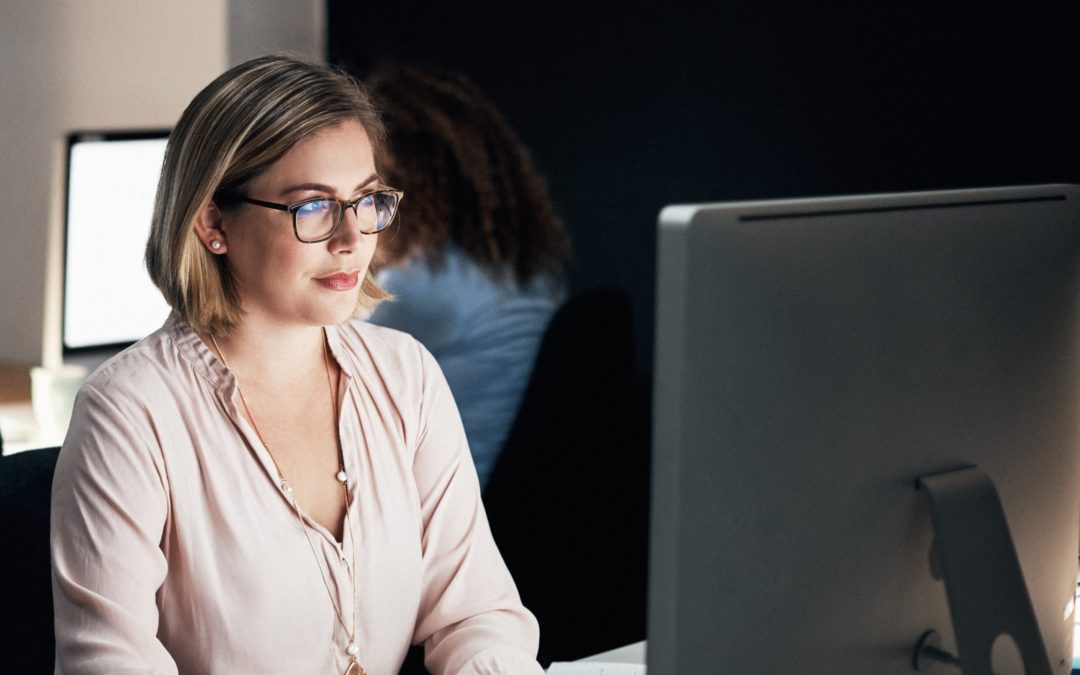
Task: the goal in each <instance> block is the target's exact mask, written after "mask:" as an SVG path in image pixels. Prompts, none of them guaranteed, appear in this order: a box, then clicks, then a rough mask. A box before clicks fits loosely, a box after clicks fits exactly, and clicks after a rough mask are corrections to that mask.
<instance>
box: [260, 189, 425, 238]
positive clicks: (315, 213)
mask: <svg viewBox="0 0 1080 675" xmlns="http://www.w3.org/2000/svg"><path fill="white" fill-rule="evenodd" d="M404 194H405V193H403V192H402V191H401V190H395V189H394V188H380V189H378V190H372V191H371V192H365V193H364V194H362V195H360V196H359V197H357V198H356V199H354V200H352V201H351V202H343V201H340V200H337V199H332V198H330V197H316V198H314V199H305V200H304V201H302V202H296V203H295V204H276V203H274V202H264V201H263V200H261V199H252V198H251V197H241V198H240V201H242V202H247V203H248V204H254V205H255V206H263V207H266V208H268V209H276V210H278V211H288V212H289V213H291V214H292V219H293V232H294V233H295V234H296V238H297V239H299V240H300V241H302V242H304V243H305V244H317V243H319V242H320V241H326V240H327V239H329V238H330V237H332V236H334V233H335V232H337V229H338V227H339V226H340V225H341V220H342V218H343V217H344V215H345V209H352V210H353V213H355V214H356V222H357V223H358V224H359V226H360V231H361V232H362V233H364V234H375V233H376V232H382V231H383V230H385V229H386V228H387V227H388V226H389V225H390V223H391V222H393V220H394V215H395V214H397V207H398V203H399V202H400V201H401V198H402V196H404Z"/></svg>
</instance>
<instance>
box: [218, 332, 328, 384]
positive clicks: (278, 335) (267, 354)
mask: <svg viewBox="0 0 1080 675" xmlns="http://www.w3.org/2000/svg"><path fill="white" fill-rule="evenodd" d="M324 339H325V338H324V336H323V329H322V328H321V327H320V326H304V325H298V326H288V327H282V326H280V325H276V326H269V325H265V324H263V322H259V321H257V320H252V319H251V318H250V317H245V319H244V321H242V322H241V323H240V324H239V325H238V326H237V327H236V328H234V329H233V330H231V331H229V332H228V333H226V334H224V335H216V336H214V340H211V339H210V338H209V336H206V337H205V338H204V342H206V343H207V344H208V346H209V347H210V348H211V349H212V350H213V349H214V347H215V344H214V342H215V341H216V343H217V344H216V347H217V349H220V350H221V352H223V353H219V354H218V356H219V357H222V356H223V357H224V358H223V359H222V360H223V361H225V362H226V363H227V364H228V367H229V369H230V370H231V371H232V372H233V374H234V375H236V376H237V377H238V378H240V379H241V380H247V381H253V380H255V381H260V382H264V383H273V382H280V383H288V382H290V381H293V380H295V379H296V378H299V377H305V376H307V375H309V374H310V373H311V372H312V371H313V370H314V369H315V368H318V370H320V371H321V370H322V369H323V358H324V354H323V349H324V345H323V341H324ZM214 351H217V350H214Z"/></svg>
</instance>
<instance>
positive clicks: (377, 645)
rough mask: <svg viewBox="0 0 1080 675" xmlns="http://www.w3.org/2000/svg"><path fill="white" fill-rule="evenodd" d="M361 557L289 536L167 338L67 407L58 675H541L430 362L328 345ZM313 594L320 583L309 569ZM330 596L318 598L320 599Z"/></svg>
mask: <svg viewBox="0 0 1080 675" xmlns="http://www.w3.org/2000/svg"><path fill="white" fill-rule="evenodd" d="M327 335H328V339H329V344H330V349H331V352H332V354H333V356H334V358H335V359H336V360H337V362H338V364H339V365H340V366H341V369H342V371H343V374H344V377H345V379H346V382H347V386H346V393H345V397H344V403H343V406H342V410H341V421H340V427H339V434H340V437H341V444H342V448H343V451H344V462H345V470H346V472H347V473H348V475H349V476H351V477H352V478H351V479H350V481H349V492H350V497H351V499H352V507H351V508H350V514H351V519H352V526H353V530H352V531H353V532H354V533H355V534H356V545H357V550H356V552H355V556H354V552H353V550H352V548H353V542H352V539H351V537H349V536H348V535H346V536H345V537H344V541H343V542H341V543H339V542H337V541H336V540H335V538H334V536H333V535H331V534H330V532H328V531H327V530H326V529H325V528H323V527H321V526H320V525H319V524H317V523H316V522H314V521H313V520H311V519H307V518H306V517H305V522H306V525H307V527H308V528H310V529H309V534H310V535H311V542H312V544H314V547H315V551H316V552H317V554H318V555H317V556H316V555H313V553H312V548H311V546H310V545H309V543H308V540H307V539H306V538H305V537H304V531H303V528H302V526H301V522H300V520H299V519H298V517H297V514H296V511H295V510H293V507H292V506H291V502H290V501H289V500H288V499H287V498H286V495H285V493H284V492H283V491H282V489H281V487H280V485H279V483H278V480H277V473H276V471H275V469H274V466H273V463H272V461H271V459H270V456H269V454H268V453H267V451H266V448H265V447H263V445H262V444H261V443H260V442H259V439H258V437H257V436H256V435H255V433H254V431H253V430H252V428H251V426H250V425H249V424H248V423H247V422H246V420H245V419H244V418H243V417H242V416H241V414H240V412H239V409H238V408H237V400H236V399H237V397H236V390H237V389H236V380H235V379H234V378H233V376H232V374H231V373H230V372H229V370H227V369H226V368H225V366H224V365H223V364H222V363H221V362H220V361H219V360H218V359H217V358H216V357H215V356H214V355H213V354H212V353H211V352H210V350H208V349H207V348H206V346H205V345H204V344H203V342H202V341H201V340H200V339H199V337H198V336H197V335H196V334H195V333H194V332H193V331H192V330H191V328H190V327H189V326H188V325H187V324H186V323H185V322H183V321H182V320H180V319H178V318H176V317H175V316H174V317H171V318H170V319H169V320H168V321H167V322H166V324H165V325H164V326H163V327H162V328H161V329H160V330H158V331H157V332H155V333H154V334H152V335H150V336H149V337H147V338H146V339H145V340H143V341H141V342H139V343H138V344H136V345H134V346H133V347H131V348H129V349H127V350H125V351H124V352H123V353H121V354H119V355H118V356H117V357H115V358H114V359H112V360H111V361H109V362H108V363H107V364H105V365H104V366H103V367H102V368H101V369H100V370H98V371H97V372H96V373H95V374H94V375H92V376H91V378H90V379H89V380H88V381H87V382H86V384H85V385H84V386H83V388H82V390H81V391H80V393H79V396H78V398H77V400H76V403H75V411H74V414H73V417H72V421H71V427H70V429H69V432H68V435H67V439H66V440H65V442H64V447H63V449H62V450H61V452H60V460H59V464H58V466H57V470H56V476H55V478H54V482H53V496H52V534H51V536H52V557H53V598H54V601H53V602H54V605H55V610H56V656H57V660H56V672H58V673H117V672H139V673H149V672H154V673H177V672H180V673H228V674H231V675H233V674H242V673H281V674H283V675H284V674H288V675H307V674H309V673H344V672H345V670H346V668H347V667H348V666H349V657H348V655H347V654H346V653H345V648H346V646H347V645H348V636H347V635H346V634H345V631H344V630H343V629H342V628H341V626H340V625H339V620H338V618H337V617H336V616H335V610H334V607H333V605H332V604H331V603H330V597H329V594H328V589H327V585H329V589H330V590H331V591H332V592H333V593H334V594H335V596H336V602H337V604H338V606H339V607H341V608H342V610H343V613H344V614H345V615H346V616H345V617H344V618H345V621H346V624H347V625H349V626H350V627H351V626H352V618H351V617H350V616H348V614H349V611H350V607H351V606H352V598H353V589H352V585H351V582H350V579H351V575H350V574H349V568H350V566H352V565H353V561H354V560H355V566H356V569H355V570H353V573H354V574H355V577H356V583H357V589H356V596H357V605H358V607H357V610H356V613H357V617H358V622H357V627H356V634H357V643H358V645H359V647H360V652H359V654H358V659H359V662H360V664H361V665H362V666H363V667H364V669H365V670H366V671H367V673H368V674H369V675H383V674H387V675H390V674H394V673H397V672H398V669H399V668H400V666H401V663H402V660H403V659H404V657H405V652H406V650H407V649H408V647H409V644H410V643H423V644H424V646H425V653H426V659H425V660H426V664H427V667H428V669H429V670H431V672H432V673H435V674H436V675H439V674H442V673H455V674H456V673H487V674H498V673H514V674H540V673H542V672H543V671H542V670H541V668H540V666H539V664H537V662H536V658H535V657H536V650H537V642H538V628H537V624H536V620H535V619H534V618H533V616H532V614H530V613H529V612H528V610H526V609H525V608H524V607H523V606H522V605H521V601H520V599H519V596H518V593H517V589H516V588H515V586H514V582H513V580H512V579H511V578H510V574H509V573H508V572H507V569H506V566H505V565H504V563H503V561H502V558H501V556H500V555H499V551H498V550H497V549H496V547H495V544H494V541H493V540H492V537H491V532H490V530H489V528H488V524H487V517H486V515H485V513H484V508H483V504H482V502H481V500H480V490H479V486H478V482H477V478H476V471H475V469H474V468H473V464H472V460H471V458H470V455H469V448H468V445H467V443H466V440H465V434H464V431H463V430H462V426H461V421H460V419H459V417H458V413H457V409H456V407H455V405H454V401H453V398H452V397H451V394H450V391H449V389H448V388H447V385H446V381H445V380H444V379H443V376H442V373H441V372H440V370H439V368H438V366H437V365H436V363H435V361H434V359H433V358H432V357H431V355H430V354H429V353H428V352H427V351H426V350H425V349H424V348H423V347H422V346H421V345H420V344H419V343H418V342H416V341H415V340H413V339H412V338H410V337H409V336H407V335H405V334H404V333H399V332H396V331H393V330H389V329H385V328H380V327H377V326H372V325H369V324H366V323H362V322H358V321H354V322H351V323H348V324H345V325H342V326H332V327H328V328H327ZM320 567H321V569H322V574H320V569H319V568H320ZM324 579H325V581H324Z"/></svg>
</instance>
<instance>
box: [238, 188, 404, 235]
mask: <svg viewBox="0 0 1080 675" xmlns="http://www.w3.org/2000/svg"><path fill="white" fill-rule="evenodd" d="M375 194H392V195H394V196H395V197H396V201H395V202H394V212H393V213H392V214H390V217H389V218H388V219H387V220H386V223H385V224H384V225H383V226H382V227H380V228H379V229H377V230H372V231H371V232H365V231H364V230H360V232H361V234H378V233H379V232H382V231H383V230H385V229H386V228H388V227H390V224H391V223H393V222H394V218H396V217H397V212H398V209H397V207H398V204H400V203H401V200H402V198H403V197H404V196H405V193H404V192H403V191H401V190H398V189H397V188H392V187H382V188H378V189H375V190H368V191H367V192H364V193H363V194H361V195H360V196H359V197H357V198H356V199H354V200H352V201H348V202H344V201H341V200H340V199H335V198H333V197H312V198H311V199H305V200H303V201H299V202H294V203H292V204H280V203H278V202H267V201H263V200H262V199H255V198H253V197H240V201H242V202H245V203H247V204H254V205H255V206H262V207H264V208H268V209H274V210H276V211H286V212H288V213H289V215H291V216H292V226H293V235H295V236H296V239H297V241H299V242H300V243H302V244H318V243H320V242H324V241H326V240H328V239H330V238H331V237H333V236H334V235H335V234H337V231H338V228H339V227H341V221H342V220H344V219H345V209H352V210H353V213H354V214H356V215H357V217H359V215H360V213H359V211H358V210H357V207H358V206H359V204H360V202H361V201H362V200H363V199H364V198H365V197H370V196H371V195H375ZM327 201H329V202H334V203H336V204H337V205H338V213H337V218H335V219H334V226H333V227H332V228H330V232H329V233H327V235H326V236H325V237H320V238H318V239H304V238H303V237H301V236H300V230H299V229H298V228H297V227H296V212H297V211H299V210H300V209H302V208H303V207H304V206H306V205H308V204H311V203H314V202H327Z"/></svg>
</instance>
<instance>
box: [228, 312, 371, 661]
mask: <svg viewBox="0 0 1080 675" xmlns="http://www.w3.org/2000/svg"><path fill="white" fill-rule="evenodd" d="M210 341H211V342H213V343H214V349H216V350H217V353H218V356H220V357H221V363H222V364H224V365H225V367H226V368H229V362H228V361H226V360H225V352H223V351H222V350H221V345H219V344H218V341H217V338H216V337H214V336H213V335H211V336H210ZM326 343H327V339H326V329H325V328H324V329H323V354H322V356H323V368H324V369H325V370H326V384H327V386H328V388H329V389H330V406H331V408H332V409H333V412H334V440H335V441H336V443H337V449H338V472H337V476H335V477H336V478H337V480H338V482H339V483H341V489H342V490H343V491H344V493H345V529H346V531H347V532H348V534H349V539H350V540H351V543H352V558H353V559H352V567H351V568H350V569H349V581H350V583H352V590H353V601H352V606H353V611H352V620H353V629H352V630H349V628H348V626H346V625H345V618H344V615H343V613H342V611H341V607H340V606H339V605H338V603H337V600H335V599H334V592H333V591H332V590H330V582H329V581H328V580H327V578H326V573H325V572H323V568H322V565H321V564H320V563H319V554H318V553H317V552H316V551H315V544H314V543H312V541H311V534H310V533H309V532H308V525H307V523H306V522H304V516H303V514H302V513H301V512H300V505H299V504H298V503H297V501H296V496H295V495H294V494H293V488H292V486H291V485H289V481H288V480H286V478H285V474H284V472H282V470H281V465H280V464H278V461H277V458H276V457H274V453H273V451H271V450H270V446H269V445H268V444H267V442H266V439H264V438H263V435H262V432H260V431H259V425H258V424H257V423H256V422H255V416H254V415H252V414H251V407H250V406H249V405H248V402H247V399H246V398H245V397H244V391H243V390H242V389H241V388H240V379H239V378H237V377H236V375H235V374H234V375H233V378H234V379H235V380H236V393H238V394H240V402H241V403H242V404H243V405H244V412H246V413H247V416H248V419H249V420H251V428H252V429H254V430H255V435H256V436H257V437H258V438H259V442H260V443H262V444H263V447H264V448H266V453H267V454H268V455H270V461H271V462H273V463H274V468H275V469H276V470H277V473H278V479H279V480H280V481H281V489H282V490H284V491H285V494H286V495H287V496H288V499H289V501H290V502H291V503H292V506H293V509H294V510H295V511H296V517H297V518H299V519H300V527H301V528H302V529H303V532H304V538H305V539H307V543H308V548H310V549H311V555H312V556H314V558H315V567H316V568H317V569H318V570H319V576H320V577H322V582H323V587H324V588H326V594H327V596H328V597H329V598H330V606H332V607H333V608H334V614H335V615H336V616H337V620H338V623H339V624H340V625H341V629H342V630H343V631H345V634H346V635H348V636H349V644H348V646H347V647H345V653H346V654H347V655H348V656H349V667H348V668H346V669H345V675H365V672H364V668H363V667H362V666H361V665H360V661H358V660H357V658H356V656H357V654H359V653H360V645H358V644H357V643H356V624H357V623H358V620H357V616H356V535H354V534H353V531H352V518H351V517H350V514H349V501H350V499H349V476H348V474H346V473H345V460H344V455H343V452H342V450H341V438H340V437H339V436H338V425H339V424H340V420H339V418H338V390H337V387H335V386H334V383H333V378H332V377H331V376H330V357H329V356H328V355H327V351H328V349H329V348H328V347H327V344H326ZM229 370H232V369H231V368H229Z"/></svg>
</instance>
